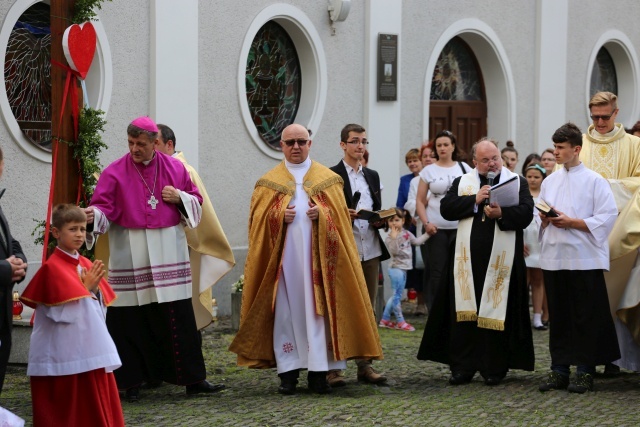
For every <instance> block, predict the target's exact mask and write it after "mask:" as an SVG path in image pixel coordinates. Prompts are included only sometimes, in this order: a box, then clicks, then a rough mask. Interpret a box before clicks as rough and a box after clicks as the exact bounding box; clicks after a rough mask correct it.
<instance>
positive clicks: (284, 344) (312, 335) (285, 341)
mask: <svg viewBox="0 0 640 427" xmlns="http://www.w3.org/2000/svg"><path fill="white" fill-rule="evenodd" d="M285 165H286V167H287V169H288V170H289V172H290V173H291V174H292V175H293V177H294V179H295V183H296V190H295V194H294V196H293V198H292V199H291V202H290V206H295V210H296V216H295V219H294V220H293V222H292V223H290V224H288V225H287V228H286V237H285V244H284V253H283V255H282V273H281V274H280V279H279V282H278V290H277V293H276V312H275V320H274V325H273V349H274V352H275V356H276V363H277V366H278V373H282V372H287V371H291V370H294V369H308V370H309V371H328V370H330V369H345V368H346V366H347V362H346V361H344V360H343V361H335V360H334V358H333V353H332V352H331V351H330V350H329V349H328V346H327V342H330V340H329V339H327V329H328V328H327V325H326V319H325V318H324V317H322V316H318V315H316V309H315V298H314V294H313V280H312V268H313V267H312V256H311V231H312V222H311V220H310V219H309V217H308V216H307V211H308V210H309V196H308V195H307V193H306V192H305V190H304V187H303V181H304V176H305V175H306V173H307V172H308V171H309V168H310V167H311V159H309V158H307V160H305V161H304V162H302V163H300V164H293V163H289V162H287V161H286V160H285Z"/></svg>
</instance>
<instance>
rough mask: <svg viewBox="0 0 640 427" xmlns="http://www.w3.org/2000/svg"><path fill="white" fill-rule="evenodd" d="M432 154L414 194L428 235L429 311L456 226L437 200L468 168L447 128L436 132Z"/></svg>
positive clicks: (445, 263) (426, 291) (456, 223)
mask: <svg viewBox="0 0 640 427" xmlns="http://www.w3.org/2000/svg"><path fill="white" fill-rule="evenodd" d="M435 154H436V159H437V160H436V162H435V163H433V164H432V165H429V166H427V167H426V168H424V169H422V171H421V172H420V182H419V184H418V194H417V196H416V213H417V214H418V216H419V217H420V221H422V223H423V224H424V225H425V231H426V232H427V233H428V234H429V235H431V238H430V239H429V240H428V241H427V251H428V253H429V270H430V271H429V279H428V282H427V283H426V284H425V285H426V286H425V295H426V300H427V301H426V302H427V308H428V309H429V310H431V305H432V303H433V299H434V297H435V295H436V293H437V291H438V289H439V287H440V282H441V280H442V276H443V275H444V268H445V266H446V265H447V261H448V257H449V247H450V245H451V244H452V243H453V242H455V240H456V232H457V229H458V221H447V220H445V219H444V218H442V215H440V201H441V200H442V198H443V197H444V196H445V194H447V191H448V190H449V187H451V184H452V183H453V180H454V179H456V178H457V177H459V176H461V175H464V174H465V173H467V172H469V171H471V168H470V167H469V165H467V164H466V163H464V162H461V161H458V148H457V146H456V137H455V135H454V134H453V133H451V132H449V131H448V130H443V131H440V132H438V133H437V134H436V136H435ZM427 194H429V199H428V200H427Z"/></svg>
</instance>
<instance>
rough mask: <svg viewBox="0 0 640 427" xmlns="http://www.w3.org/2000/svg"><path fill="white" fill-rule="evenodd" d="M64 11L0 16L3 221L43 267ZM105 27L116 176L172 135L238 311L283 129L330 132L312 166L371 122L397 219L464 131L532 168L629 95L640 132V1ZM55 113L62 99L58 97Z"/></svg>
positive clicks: (337, 5) (155, 0)
mask: <svg viewBox="0 0 640 427" xmlns="http://www.w3.org/2000/svg"><path fill="white" fill-rule="evenodd" d="M48 7H49V5H48V2H47V1H37V0H7V1H3V2H0V22H1V26H0V53H2V54H3V55H2V56H3V58H4V61H5V67H4V74H3V77H2V78H3V79H4V88H5V90H4V91H0V112H1V113H2V121H0V146H1V147H2V149H3V151H4V157H5V164H6V166H5V171H4V176H3V178H2V179H3V182H2V183H1V184H0V185H1V186H2V187H6V188H7V191H6V194H5V195H4V197H3V199H2V206H3V209H4V212H5V214H6V216H7V217H8V219H9V222H10V224H11V225H12V232H13V234H14V235H15V236H16V237H17V238H18V239H19V240H20V241H21V243H22V245H23V247H24V248H25V251H26V253H27V256H28V257H29V259H30V260H31V261H32V262H31V263H30V265H31V266H32V268H31V272H30V274H33V271H34V270H35V268H37V266H38V263H39V260H40V258H41V250H42V249H41V247H39V246H37V245H35V244H34V243H33V237H32V236H31V232H32V231H33V229H34V227H35V222H34V221H32V219H37V220H41V219H43V218H44V217H45V216H46V203H47V199H48V190H49V180H50V178H51V132H50V131H48V133H47V126H49V129H50V123H51V120H54V119H55V118H52V117H51V113H50V111H51V109H50V107H51V99H50V84H49V88H47V85H46V81H47V78H48V75H49V74H48V73H49V72H50V66H51V65H50V61H49V58H47V56H46V52H47V49H48V47H47V44H46V43H47V38H49V44H50V31H49V32H48V21H47V19H49V18H48V17H47V10H48ZM98 15H99V21H98V22H96V23H95V24H94V25H95V28H96V31H97V35H98V48H97V50H96V54H95V57H94V62H93V65H92V69H91V71H90V73H89V75H88V76H87V79H86V87H87V101H88V103H89V104H90V105H91V106H93V107H95V108H100V109H102V110H104V111H105V112H106V116H105V117H106V120H107V127H106V131H105V133H104V135H103V139H104V141H105V142H106V144H107V145H108V149H107V150H106V151H105V152H104V153H103V155H102V164H103V166H106V165H107V164H109V163H110V162H111V161H113V160H115V159H117V158H119V157H120V156H122V155H123V154H125V153H126V152H127V140H126V127H127V125H128V123H129V122H130V121H131V120H132V119H133V118H135V117H138V116H140V115H145V114H147V115H149V116H151V117H152V118H154V119H155V120H156V121H157V122H158V123H164V124H167V125H168V126H170V127H171V128H173V130H174V131H175V133H176V139H177V141H176V142H177V145H176V148H177V149H178V150H181V151H183V152H184V153H185V156H186V158H187V160H188V161H189V163H191V164H192V165H193V166H194V167H195V168H196V169H197V170H198V171H199V173H200V175H201V177H202V178H203V180H204V182H205V185H206V186H207V189H208V192H209V195H210V196H211V199H212V202H213V204H214V207H215V208H216V212H217V214H218V216H219V218H220V221H221V223H222V225H223V227H224V230H225V232H226V234H227V237H228V239H229V241H230V243H231V245H232V246H233V248H234V252H235V256H236V259H237V260H238V265H237V266H236V268H235V269H234V270H233V272H232V273H230V274H229V275H228V277H226V278H225V279H224V280H223V281H222V282H221V283H219V284H218V285H216V287H215V288H214V296H216V297H218V300H219V301H220V312H221V313H223V314H224V313H228V312H229V292H230V284H231V282H233V281H235V280H236V278H237V277H238V276H239V275H240V274H241V271H242V267H243V265H244V258H245V255H246V248H247V245H248V242H247V218H248V208H249V202H250V197H251V193H252V190H253V185H254V183H255V181H256V180H257V179H258V178H259V177H260V176H261V175H262V174H263V173H264V172H265V171H267V170H269V169H270V168H272V167H273V166H274V165H276V164H277V162H279V161H281V159H282V154H281V152H280V151H279V150H278V149H277V146H278V141H279V135H280V132H281V130H282V128H283V127H284V126H286V125H287V124H289V123H292V122H296V123H301V124H303V125H305V126H307V127H308V128H309V129H311V130H312V132H313V136H312V139H313V141H314V142H313V148H312V151H311V157H312V159H314V160H317V161H319V162H321V163H323V164H325V165H333V164H335V163H336V162H337V161H338V159H340V158H341V157H342V152H341V150H340V147H339V136H340V130H341V128H342V127H343V126H344V125H345V124H347V123H360V124H362V125H363V126H364V127H365V128H366V129H367V131H368V137H369V140H370V141H371V143H370V145H369V147H368V149H369V151H370V166H371V167H372V168H373V169H376V170H377V171H378V172H379V173H380V176H381V179H382V183H383V185H384V191H383V205H384V206H385V207H390V206H392V205H393V204H394V203H395V199H396V189H397V186H398V182H399V177H400V176H401V175H403V174H405V173H407V169H406V167H405V165H404V155H405V153H406V152H407V151H408V150H409V149H410V148H414V147H419V146H420V145H421V143H422V142H423V141H424V140H428V139H429V138H430V136H432V135H433V134H435V132H437V131H439V130H442V129H449V130H451V131H452V132H454V133H455V134H456V135H457V136H458V141H459V145H460V147H461V148H463V149H468V148H469V147H470V146H471V144H472V143H473V142H474V141H475V140H477V139H478V138H479V137H480V136H485V135H488V136H490V137H492V138H494V139H496V140H498V141H499V142H500V146H501V147H503V146H504V143H505V142H506V141H507V140H512V141H514V142H515V146H516V148H517V150H518V151H519V153H520V159H521V160H522V159H524V157H526V155H527V154H529V153H531V152H538V153H540V152H541V151H543V150H544V149H545V148H548V147H551V146H552V143H551V140H550V139H551V135H552V133H553V131H554V130H555V129H556V128H557V127H559V126H560V125H561V124H563V123H565V122H566V121H573V122H574V123H576V124H577V125H578V126H580V127H581V128H582V129H583V130H584V129H586V127H587V126H588V125H589V123H590V121H589V111H588V108H587V103H588V100H589V98H590V96H591V95H592V93H593V92H595V91H597V90H610V91H612V92H615V93H617V94H618V97H619V108H620V113H619V115H618V118H619V121H621V122H622V123H623V124H624V125H625V126H626V127H631V126H632V125H633V124H634V123H635V122H636V121H637V120H638V119H640V95H639V93H640V92H639V90H638V86H639V84H640V65H639V60H638V51H639V50H640V27H639V26H638V25H637V24H636V22H634V20H633V18H634V17H636V16H639V15H640V3H638V2H637V1H635V0H620V1H617V2H612V1H595V0H534V1H526V2H513V1H509V0H494V1H484V2H478V1H473V0H447V1H445V0H403V1H395V0H394V1H391V0H351V1H349V0H326V1H325V0H320V1H308V0H288V1H286V2H285V1H276V0H235V1H233V2H221V1H204V0H203V1H198V0H181V1H179V2H178V1H175V0H127V1H122V0H114V1H112V2H104V3H103V4H102V9H101V10H100V11H99V13H98ZM47 97H48V98H47Z"/></svg>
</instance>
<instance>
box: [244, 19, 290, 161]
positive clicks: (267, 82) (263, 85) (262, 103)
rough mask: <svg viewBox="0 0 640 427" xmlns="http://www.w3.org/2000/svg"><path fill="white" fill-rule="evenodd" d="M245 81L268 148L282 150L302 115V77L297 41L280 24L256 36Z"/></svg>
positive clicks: (265, 27) (270, 24) (269, 24)
mask: <svg viewBox="0 0 640 427" xmlns="http://www.w3.org/2000/svg"><path fill="white" fill-rule="evenodd" d="M245 80H246V94H247V103H248V105H249V111H250V114H251V117H252V119H253V123H254V124H255V126H256V129H257V130H258V133H259V134H260V136H261V138H262V139H263V140H264V141H265V142H266V143H267V144H268V146H269V147H271V148H273V149H275V150H280V135H281V134H282V130H283V129H284V128H285V127H287V126H288V125H290V124H291V123H293V121H294V119H295V117H296V113H297V111H298V105H299V103H300V93H301V73H300V62H299V60H298V53H297V52H296V49H295V46H294V44H293V41H292V40H291V37H289V34H287V32H286V31H285V30H284V28H282V26H280V25H279V24H277V23H275V22H273V21H269V22H267V23H266V24H265V25H263V26H262V28H260V30H259V31H258V33H257V34H256V36H255V38H254V39H253V42H252V44H251V48H250V49H249V54H248V56H247V69H246V75H245Z"/></svg>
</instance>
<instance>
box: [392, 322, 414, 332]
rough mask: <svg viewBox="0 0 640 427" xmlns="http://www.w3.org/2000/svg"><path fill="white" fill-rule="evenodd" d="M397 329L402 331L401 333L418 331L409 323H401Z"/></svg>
mask: <svg viewBox="0 0 640 427" xmlns="http://www.w3.org/2000/svg"><path fill="white" fill-rule="evenodd" d="M396 329H400V330H401V331H408V332H413V331H415V330H416V328H414V327H413V326H411V325H410V324H408V323H407V322H400V323H398V324H397V325H396Z"/></svg>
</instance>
